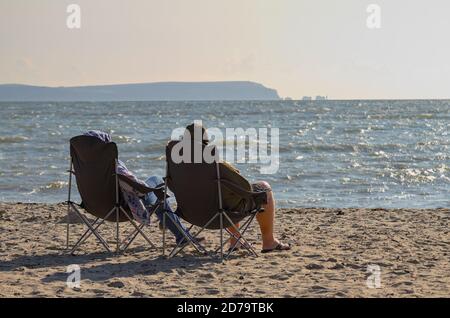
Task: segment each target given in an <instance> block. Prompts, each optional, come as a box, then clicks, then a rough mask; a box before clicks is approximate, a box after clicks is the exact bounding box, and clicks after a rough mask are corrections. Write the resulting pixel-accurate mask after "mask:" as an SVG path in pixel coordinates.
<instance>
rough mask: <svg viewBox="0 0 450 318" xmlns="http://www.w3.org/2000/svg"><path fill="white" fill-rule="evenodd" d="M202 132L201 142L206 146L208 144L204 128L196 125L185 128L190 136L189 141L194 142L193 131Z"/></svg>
mask: <svg viewBox="0 0 450 318" xmlns="http://www.w3.org/2000/svg"><path fill="white" fill-rule="evenodd" d="M200 129H201V131H202V142H203V143H205V144H207V143H208V142H209V139H208V133H207V132H206V128H205V127H204V126H203V125H201V124H198V123H192V124H190V125H188V126H187V127H186V130H187V131H188V132H189V134H190V136H191V140H194V138H195V131H198V130H200Z"/></svg>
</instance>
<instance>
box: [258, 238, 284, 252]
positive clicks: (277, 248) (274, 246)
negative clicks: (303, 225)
mask: <svg viewBox="0 0 450 318" xmlns="http://www.w3.org/2000/svg"><path fill="white" fill-rule="evenodd" d="M290 249H291V245H289V244H285V243H282V242H280V241H275V242H274V243H273V244H272V245H271V246H269V247H263V249H262V250H261V253H270V252H273V251H288V250H290Z"/></svg>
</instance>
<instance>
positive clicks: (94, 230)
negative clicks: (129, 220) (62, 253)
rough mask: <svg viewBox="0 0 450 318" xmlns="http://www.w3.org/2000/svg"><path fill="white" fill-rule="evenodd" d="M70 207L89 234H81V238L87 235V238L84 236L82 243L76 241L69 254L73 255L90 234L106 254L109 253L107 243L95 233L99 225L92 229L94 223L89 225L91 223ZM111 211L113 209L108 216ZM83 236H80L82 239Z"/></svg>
mask: <svg viewBox="0 0 450 318" xmlns="http://www.w3.org/2000/svg"><path fill="white" fill-rule="evenodd" d="M71 207H72V208H73V210H74V212H75V213H76V214H77V216H78V217H79V218H80V219H81V221H82V222H83V223H84V224H85V225H86V226H87V227H88V231H89V232H90V233H89V234H86V233H85V234H83V236H85V235H87V236H86V237H85V238H84V239H83V238H82V241H81V239H80V240H78V242H77V244H75V245H74V247H73V248H72V250H71V251H70V254H73V253H74V252H75V250H76V249H77V248H78V247H79V246H80V244H81V243H82V242H84V241H85V240H86V239H87V238H88V237H89V236H90V235H91V234H94V235H95V237H96V238H97V239H98V241H99V242H100V243H101V244H102V245H103V247H104V248H105V249H106V250H107V251H108V252H111V249H110V248H109V245H108V243H107V242H106V241H105V240H104V239H103V237H102V236H101V235H100V234H99V233H98V232H97V229H98V226H99V225H100V224H99V225H98V226H97V227H96V228H94V227H93V224H94V225H95V222H94V223H93V224H91V223H90V222H89V220H88V219H86V217H85V216H83V214H82V213H81V212H80V211H79V210H78V209H77V208H76V207H75V206H73V205H71ZM113 211H114V209H113V210H111V212H109V215H110V214H111V213H112V212H113ZM83 236H82V237H83Z"/></svg>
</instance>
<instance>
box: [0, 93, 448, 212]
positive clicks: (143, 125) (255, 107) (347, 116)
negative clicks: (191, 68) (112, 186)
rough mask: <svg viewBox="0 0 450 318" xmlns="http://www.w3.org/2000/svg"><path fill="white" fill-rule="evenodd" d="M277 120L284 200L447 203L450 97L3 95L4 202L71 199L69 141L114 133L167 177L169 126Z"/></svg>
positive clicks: (123, 150)
mask: <svg viewBox="0 0 450 318" xmlns="http://www.w3.org/2000/svg"><path fill="white" fill-rule="evenodd" d="M193 120H202V121H203V123H204V124H205V125H206V126H207V127H218V128H221V129H223V131H225V128H226V127H230V128H238V127H243V128H245V127H254V128H262V127H269V128H279V131H280V150H279V155H280V157H279V170H278V172H277V173H276V174H271V175H261V174H260V169H259V167H260V165H259V164H238V165H237V166H238V168H239V169H240V170H241V172H242V173H243V174H244V175H245V176H247V177H248V179H249V180H261V179H263V180H267V181H268V182H269V183H270V184H271V185H272V187H273V189H274V192H275V196H276V199H277V203H278V205H279V206H283V207H312V206H314V207H384V208H392V207H395V208H402V207H410V208H413V207H417V208H436V207H449V206H450V101H432V100H430V101H427V100H420V101H313V102H300V101H276V102H273V101H270V102H269V101H267V102H256V101H254V102H248V101H241V102H239V101H238V102H117V103H105V102H98V103H85V102H83V103H82V102H80V103H0V201H8V202H61V201H64V200H66V198H67V181H68V175H67V173H66V170H67V169H68V167H69V147H68V142H69V139H70V138H71V137H73V136H76V135H78V134H81V133H82V132H84V131H85V130H88V129H100V130H105V131H108V132H110V133H112V136H113V140H114V141H115V142H116V143H117V144H118V147H119V157H120V158H121V159H122V160H123V161H124V162H125V163H126V164H127V166H128V167H129V169H130V170H132V171H133V172H135V174H136V175H137V176H138V177H140V178H145V177H147V176H149V175H155V174H156V175H163V174H164V171H165V161H164V160H165V159H164V149H165V144H166V142H167V140H168V139H169V138H170V135H171V133H172V129H173V128H176V127H183V126H185V125H187V124H189V123H190V122H192V121H193Z"/></svg>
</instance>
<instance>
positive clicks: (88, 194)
mask: <svg viewBox="0 0 450 318" xmlns="http://www.w3.org/2000/svg"><path fill="white" fill-rule="evenodd" d="M70 157H71V158H70V167H69V171H68V172H69V194H68V200H67V237H66V247H67V249H68V250H69V249H70V253H71V254H74V253H75V251H76V250H77V249H78V248H79V247H80V246H81V244H83V243H84V242H85V241H86V240H87V239H88V238H89V237H90V236H91V235H94V236H95V237H96V238H97V240H98V242H99V243H100V244H101V245H102V246H103V247H104V248H105V249H106V250H107V251H108V252H111V247H110V246H109V244H108V242H107V241H106V240H105V239H104V238H103V237H102V236H101V234H100V233H99V231H98V230H99V227H100V226H101V225H102V224H104V223H105V221H108V222H114V223H115V227H116V233H115V244H116V252H124V251H125V250H126V249H127V248H128V247H129V246H130V245H131V243H132V242H133V241H134V240H135V238H136V237H137V236H138V235H141V236H142V237H143V238H144V239H145V240H146V241H147V243H148V244H149V245H150V246H151V247H153V248H156V247H155V245H154V244H153V242H152V241H151V240H150V239H149V238H148V236H147V235H146V234H145V232H144V227H145V224H144V223H142V224H136V222H135V220H134V219H133V217H132V213H131V211H130V209H129V207H128V205H127V204H126V202H125V201H124V200H123V196H122V192H121V191H120V187H128V188H130V189H133V190H134V191H135V192H136V193H137V194H138V195H139V196H141V197H143V196H145V195H146V194H148V193H150V192H153V193H154V194H155V195H156V196H157V198H158V200H157V203H156V204H155V205H154V206H153V208H152V209H151V211H150V212H149V213H150V216H151V215H152V214H153V213H154V212H155V211H156V209H158V208H159V207H160V206H162V205H163V202H162V199H163V198H164V187H163V186H161V187H159V188H150V187H147V186H145V185H142V184H140V183H137V182H135V181H134V180H132V179H130V178H128V177H126V176H123V175H119V174H117V173H116V171H117V170H116V169H117V165H118V150H117V145H116V144H115V143H114V142H104V141H102V140H100V139H98V138H96V137H92V136H77V137H74V138H72V139H71V140H70ZM72 176H75V179H76V183H77V187H78V192H79V193H80V196H81V199H82V203H81V204H76V203H75V202H73V201H72V200H71V197H72V196H71V191H72ZM81 208H82V209H84V210H85V211H86V212H87V213H89V214H91V215H93V216H94V217H95V220H94V221H93V222H91V221H89V219H88V218H87V217H86V216H85V215H84V214H83V212H82V211H81ZM71 211H73V212H75V214H76V215H77V216H78V217H79V218H80V220H81V221H82V223H83V224H85V225H86V226H87V230H86V231H85V232H84V234H83V235H82V236H81V237H80V238H79V239H78V240H77V241H76V243H75V244H74V245H73V246H72V247H71V248H70V246H69V245H70V222H69V215H70V212H71ZM120 223H131V225H132V226H133V231H132V232H131V233H130V234H129V235H127V236H126V238H125V239H124V240H122V241H121V240H120V228H119V224H120Z"/></svg>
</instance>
